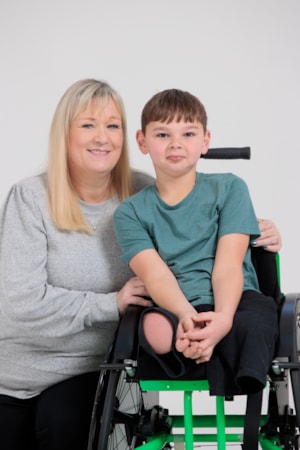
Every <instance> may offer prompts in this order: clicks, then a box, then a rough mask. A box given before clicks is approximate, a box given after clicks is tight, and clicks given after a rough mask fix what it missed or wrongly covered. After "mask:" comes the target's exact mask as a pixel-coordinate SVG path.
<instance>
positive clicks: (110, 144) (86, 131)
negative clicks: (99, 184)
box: [68, 99, 123, 179]
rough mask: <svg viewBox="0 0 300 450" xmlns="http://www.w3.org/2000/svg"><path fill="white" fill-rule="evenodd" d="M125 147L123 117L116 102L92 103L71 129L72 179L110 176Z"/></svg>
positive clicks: (69, 153)
mask: <svg viewBox="0 0 300 450" xmlns="http://www.w3.org/2000/svg"><path fill="white" fill-rule="evenodd" d="M122 146H123V129H122V119H121V115H120V113H119V111H118V109H117V107H116V105H115V103H114V101H113V100H112V99H109V100H108V102H107V103H106V104H101V103H99V102H97V101H92V102H90V104H89V106H88V107H87V109H86V110H85V111H83V112H81V113H80V114H79V115H78V116H76V117H75V118H74V120H73V121H72V122H71V125H70V131H69V146H68V164H69V169H70V175H71V178H72V179H77V178H79V179H80V178H83V177H85V176H88V177H89V179H93V177H94V176H98V175H110V173H111V171H112V169H113V168H114V167H115V165H116V164H117V162H118V160H119V158H120V155H121V152H122Z"/></svg>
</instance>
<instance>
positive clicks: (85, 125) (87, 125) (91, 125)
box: [82, 123, 93, 129]
mask: <svg viewBox="0 0 300 450" xmlns="http://www.w3.org/2000/svg"><path fill="white" fill-rule="evenodd" d="M92 127H93V124H91V123H84V124H83V125H82V128H88V129H89V128H92Z"/></svg>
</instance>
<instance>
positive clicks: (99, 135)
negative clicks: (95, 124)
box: [94, 128, 108, 143]
mask: <svg viewBox="0 0 300 450" xmlns="http://www.w3.org/2000/svg"><path fill="white" fill-rule="evenodd" d="M107 139H108V138H107V133H106V132H105V129H103V128H96V129H95V134H94V141H95V142H99V143H103V142H107Z"/></svg>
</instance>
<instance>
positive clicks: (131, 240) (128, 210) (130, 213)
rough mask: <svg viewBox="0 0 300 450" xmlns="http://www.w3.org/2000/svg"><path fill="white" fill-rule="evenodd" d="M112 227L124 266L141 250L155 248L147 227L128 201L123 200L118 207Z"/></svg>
mask: <svg viewBox="0 0 300 450" xmlns="http://www.w3.org/2000/svg"><path fill="white" fill-rule="evenodd" d="M113 225H114V230H115V233H116V236H117V239H118V241H119V245H120V248H121V259H122V261H123V262H125V263H126V264H128V263H129V262H130V260H131V259H132V258H133V257H134V256H135V255H136V254H137V253H139V252H141V251H142V250H146V249H153V248H155V245H154V243H153V241H152V239H151V236H150V233H149V231H148V230H147V227H146V226H145V225H144V224H143V222H142V221H141V220H140V218H139V217H138V214H137V213H136V210H135V208H134V206H133V204H132V203H131V202H130V201H127V200H125V201H124V202H123V203H121V204H120V205H119V207H118V208H117V210H116V211H115V213H114V216H113Z"/></svg>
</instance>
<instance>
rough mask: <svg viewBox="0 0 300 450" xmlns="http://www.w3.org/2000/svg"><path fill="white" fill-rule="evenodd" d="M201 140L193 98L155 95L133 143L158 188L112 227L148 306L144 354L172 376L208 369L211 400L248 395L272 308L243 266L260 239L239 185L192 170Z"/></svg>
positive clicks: (268, 355)
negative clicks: (251, 245) (146, 157)
mask: <svg viewBox="0 0 300 450" xmlns="http://www.w3.org/2000/svg"><path fill="white" fill-rule="evenodd" d="M209 141H210V132H209V131H208V130H207V116H206V111H205V108H204V106H203V105H202V103H201V102H200V101H199V99H197V98H196V97H195V96H193V95H191V94H190V93H188V92H183V91H180V90H177V89H169V90H165V91H163V92H160V93H158V94H156V95H154V96H153V97H152V98H151V99H150V100H149V101H148V102H147V103H146V105H145V107H144V109H143V112H142V129H141V130H139V131H138V132H137V143H138V145H139V148H140V150H141V151H142V153H144V154H149V155H150V157H151V159H152V162H153V165H154V168H155V172H156V183H155V185H152V186H148V187H146V188H145V189H143V190H142V191H141V192H139V193H138V194H136V195H134V196H132V197H130V198H129V199H127V200H126V201H124V202H123V203H122V204H121V205H120V206H119V208H118V209H117V211H116V213H115V215H114V226H115V231H116V234H117V237H118V240H119V243H120V246H121V253H122V259H123V261H125V262H126V263H129V265H130V267H131V268H132V270H133V271H134V272H135V274H136V275H137V276H138V277H139V278H140V279H141V280H142V281H143V282H144V283H145V286H146V289H147V291H148V293H149V295H150V297H151V298H152V299H153V302H154V304H155V305H156V306H155V307H154V308H150V309H146V310H145V311H144V313H143V315H142V318H141V323H140V338H141V344H142V346H143V347H144V349H145V350H146V351H147V352H148V353H150V354H152V355H153V356H155V357H156V358H157V360H158V361H159V363H160V365H161V366H162V367H163V368H164V369H165V371H166V372H167V373H168V374H169V375H171V376H174V377H179V376H182V375H185V373H186V372H188V371H189V370H190V369H191V367H193V368H195V363H196V364H198V365H199V364H200V363H208V364H207V370H208V377H209V379H210V384H211V392H212V393H217V394H227V395H233V394H236V393H249V392H256V391H258V390H260V389H262V388H263V386H264V385H265V382H266V377H267V373H268V370H269V367H270V364H271V361H272V357H273V352H274V345H275V342H276V337H277V313H276V305H275V302H274V300H273V299H272V298H271V297H265V296H264V295H262V294H261V293H260V291H259V287H258V282H257V278H256V273H255V270H254V267H253V265H252V263H251V254H250V248H249V242H250V240H253V239H255V238H256V237H258V236H259V234H260V233H259V228H258V224H257V219H256V215H255V212H254V209H253V206H252V203H251V199H250V196H249V193H248V188H247V186H246V184H245V182H244V181H243V180H241V179H240V178H239V177H237V176H235V175H233V174H231V173H225V174H204V173H198V172H197V170H196V166H197V163H198V161H199V158H200V155H201V154H205V153H206V152H207V150H208V147H209ZM221 366H222V367H223V368H224V367H225V366H226V368H225V369H224V376H223V377H221V375H220V377H219V378H218V377H217V376H216V370H217V371H218V374H221V372H220V370H219V369H220V367H221ZM225 373H226V374H227V376H226V375H225ZM228 373H229V375H228ZM210 374H211V376H210ZM221 378H222V380H223V381H221Z"/></svg>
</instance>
